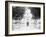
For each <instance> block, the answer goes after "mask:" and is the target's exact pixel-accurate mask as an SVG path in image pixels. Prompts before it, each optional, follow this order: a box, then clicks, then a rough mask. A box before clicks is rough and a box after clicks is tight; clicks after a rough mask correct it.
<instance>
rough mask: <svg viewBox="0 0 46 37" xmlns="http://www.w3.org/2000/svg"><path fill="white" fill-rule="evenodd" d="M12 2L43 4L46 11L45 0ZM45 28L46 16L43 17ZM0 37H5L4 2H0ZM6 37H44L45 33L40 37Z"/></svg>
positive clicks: (37, 36)
mask: <svg viewBox="0 0 46 37" xmlns="http://www.w3.org/2000/svg"><path fill="white" fill-rule="evenodd" d="M10 1H11V0H10ZM12 1H13V0H12ZM14 1H28V2H44V3H45V9H46V0H14ZM45 14H46V11H45ZM45 26H46V15H45ZM45 28H46V27H45ZM45 31H46V29H45ZM0 37H5V0H0ZM6 37H46V32H45V34H40V35H26V36H25V35H24V36H6Z"/></svg>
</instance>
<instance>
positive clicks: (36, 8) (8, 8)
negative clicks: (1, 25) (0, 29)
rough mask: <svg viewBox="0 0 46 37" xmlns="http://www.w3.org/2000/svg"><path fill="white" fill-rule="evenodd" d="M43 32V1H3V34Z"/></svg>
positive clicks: (14, 34)
mask: <svg viewBox="0 0 46 37" xmlns="http://www.w3.org/2000/svg"><path fill="white" fill-rule="evenodd" d="M44 33H45V3H40V2H22V1H21V2H20V1H5V35H6V36H16V35H34V34H44Z"/></svg>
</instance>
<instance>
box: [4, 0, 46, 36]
mask: <svg viewBox="0 0 46 37" xmlns="http://www.w3.org/2000/svg"><path fill="white" fill-rule="evenodd" d="M8 2H13V3H28V4H30V3H31V4H43V12H44V13H43V24H44V25H43V32H42V33H26V34H8ZM36 34H45V3H41V2H24V1H5V36H20V35H36Z"/></svg>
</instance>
